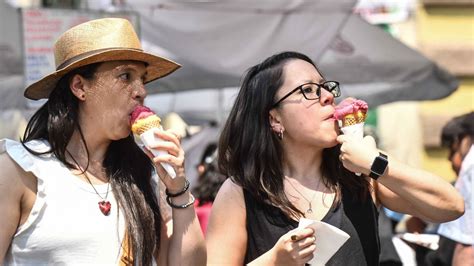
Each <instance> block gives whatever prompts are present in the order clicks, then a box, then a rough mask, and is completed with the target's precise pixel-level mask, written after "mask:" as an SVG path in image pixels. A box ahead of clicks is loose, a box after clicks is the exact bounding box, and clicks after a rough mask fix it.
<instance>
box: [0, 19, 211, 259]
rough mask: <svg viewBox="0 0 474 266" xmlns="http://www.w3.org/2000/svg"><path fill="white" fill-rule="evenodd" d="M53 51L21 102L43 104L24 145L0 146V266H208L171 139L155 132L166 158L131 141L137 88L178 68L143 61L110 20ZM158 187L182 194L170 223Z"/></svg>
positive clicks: (132, 37) (76, 31)
mask: <svg viewBox="0 0 474 266" xmlns="http://www.w3.org/2000/svg"><path fill="white" fill-rule="evenodd" d="M54 51H55V59H56V66H57V68H56V71H55V72H54V73H52V74H50V75H48V76H46V77H44V78H43V79H41V80H39V81H37V82H36V83H34V84H32V85H30V86H28V87H27V88H26V91H25V96H26V97H27V98H29V99H35V100H36V99H42V98H47V99H48V101H47V102H46V103H45V104H44V105H43V106H42V107H41V108H40V109H39V110H38V111H37V112H36V113H35V114H34V115H33V117H32V118H31V120H30V121H29V123H28V126H27V129H26V132H25V135H24V136H23V139H22V141H21V143H19V142H16V141H12V140H0V168H1V169H2V171H1V172H0V211H1V213H2V222H1V226H0V264H2V263H6V264H7V265H8V264H13V265H24V264H35V265H37V264H51V263H54V264H55V263H61V264H69V263H71V264H89V263H94V264H130V263H133V264H139V265H150V264H152V263H153V262H154V261H156V262H158V264H159V265H167V264H170V265H191V264H192V265H201V264H205V261H206V254H205V246H204V240H203V236H202V233H201V229H200V226H199V222H198V220H197V218H196V215H195V212H194V208H193V206H192V201H193V197H192V195H191V194H190V193H189V191H188V188H189V182H187V180H186V178H185V175H184V167H183V161H184V153H183V150H182V148H181V146H180V140H179V138H178V136H177V135H176V134H173V133H172V132H169V131H164V132H159V133H158V132H157V133H156V134H157V136H158V137H160V138H161V139H163V140H164V142H163V144H162V145H161V146H159V147H156V148H158V149H162V150H166V151H167V152H168V155H165V156H157V157H155V158H151V157H152V156H147V154H145V153H144V152H143V151H142V150H141V149H140V148H139V147H138V146H137V145H136V144H135V142H134V139H133V136H132V135H131V132H130V122H129V120H130V115H131V113H132V111H133V109H134V108H135V107H136V106H138V105H142V104H143V101H144V98H145V96H146V91H145V88H144V84H145V83H147V82H150V81H153V80H155V79H158V78H161V77H163V76H166V75H168V74H170V73H172V72H173V71H174V70H176V69H177V68H178V67H179V65H177V64H176V63H174V62H172V61H170V60H167V59H165V58H162V57H159V56H155V55H152V54H148V53H145V52H143V51H142V49H141V46H140V42H139V39H138V37H137V35H136V33H135V32H134V30H133V27H132V25H131V24H130V23H129V22H128V21H127V20H124V19H116V18H107V19H98V20H93V21H89V22H86V23H83V24H80V25H78V26H76V27H74V28H71V29H70V30H68V31H66V32H65V33H64V34H63V35H62V36H61V37H60V38H59V39H58V41H57V42H56V45H55V48H54ZM165 161H166V162H167V163H169V164H171V165H172V166H173V167H174V169H175V171H176V172H177V177H176V178H174V179H172V178H170V177H169V176H168V174H166V171H164V170H163V168H162V167H161V165H160V162H165ZM154 168H155V169H156V171H157V172H158V175H159V176H160V178H157V177H156V174H154V171H155V170H154ZM160 183H161V184H162V185H161V187H160ZM163 184H164V186H165V187H166V189H167V193H169V194H179V195H178V196H176V197H173V208H171V215H170V211H169V210H168V212H167V211H165V210H167V209H168V208H169V206H167V205H166V202H164V201H163V200H159V199H160V196H159V195H161V194H162V193H159V191H160V188H161V190H164V188H163ZM170 216H172V219H171V217H170Z"/></svg>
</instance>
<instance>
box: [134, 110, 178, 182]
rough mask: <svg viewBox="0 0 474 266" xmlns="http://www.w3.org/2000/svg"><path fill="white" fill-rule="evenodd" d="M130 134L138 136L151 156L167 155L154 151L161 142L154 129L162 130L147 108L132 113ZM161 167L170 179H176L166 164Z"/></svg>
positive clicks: (156, 118)
mask: <svg viewBox="0 0 474 266" xmlns="http://www.w3.org/2000/svg"><path fill="white" fill-rule="evenodd" d="M131 121H132V132H133V133H134V134H135V135H138V136H140V140H141V141H142V143H143V144H144V145H145V146H146V147H147V148H148V149H149V150H150V151H151V153H153V155H154V156H155V157H156V156H161V155H167V154H168V152H166V151H163V150H158V149H154V148H152V147H154V146H156V145H155V144H156V143H157V142H160V141H163V140H162V139H160V138H158V137H157V136H156V135H155V129H158V130H163V128H162V127H161V119H160V117H158V116H157V115H156V114H154V113H153V111H151V109H149V108H148V107H145V106H139V107H137V108H136V109H135V110H134V111H133V113H132V119H131ZM161 166H163V168H164V169H165V170H166V172H168V175H169V176H170V177H171V178H175V177H176V172H175V170H174V168H173V167H172V166H171V165H170V164H168V163H161Z"/></svg>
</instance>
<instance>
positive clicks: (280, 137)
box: [277, 128, 283, 140]
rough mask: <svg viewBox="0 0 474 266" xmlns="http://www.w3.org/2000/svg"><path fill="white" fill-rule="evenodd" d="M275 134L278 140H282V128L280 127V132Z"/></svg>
mask: <svg viewBox="0 0 474 266" xmlns="http://www.w3.org/2000/svg"><path fill="white" fill-rule="evenodd" d="M277 136H278V138H279V139H280V140H283V128H280V132H278V133H277Z"/></svg>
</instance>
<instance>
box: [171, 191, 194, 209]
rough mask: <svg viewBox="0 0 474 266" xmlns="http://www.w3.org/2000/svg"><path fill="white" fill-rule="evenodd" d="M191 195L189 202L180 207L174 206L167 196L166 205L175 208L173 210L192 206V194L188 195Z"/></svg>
mask: <svg viewBox="0 0 474 266" xmlns="http://www.w3.org/2000/svg"><path fill="white" fill-rule="evenodd" d="M189 195H191V200H190V201H189V202H188V203H185V204H182V205H175V204H173V203H172V202H171V198H170V197H169V196H168V197H166V202H168V204H169V205H170V206H171V208H175V209H186V208H187V207H189V206H191V205H193V204H194V201H195V200H196V199H195V198H194V196H193V194H189Z"/></svg>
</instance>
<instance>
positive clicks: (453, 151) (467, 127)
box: [438, 112, 474, 266]
mask: <svg viewBox="0 0 474 266" xmlns="http://www.w3.org/2000/svg"><path fill="white" fill-rule="evenodd" d="M441 139H442V144H443V145H444V146H448V147H449V148H450V154H449V160H450V161H451V165H452V168H453V170H454V171H455V172H456V174H457V175H458V178H457V180H456V183H455V187H456V189H457V190H459V192H460V193H461V195H462V196H463V198H464V204H465V213H464V215H463V216H461V217H460V218H458V219H456V220H454V221H451V222H448V223H444V224H441V225H440V226H439V229H438V234H440V235H441V236H443V237H445V238H448V239H451V240H452V241H455V242H456V244H455V247H454V254H453V257H452V265H454V266H458V265H474V248H473V244H474V219H473V218H474V217H473V215H474V202H473V201H474V198H473V197H472V193H473V182H472V179H473V176H474V148H473V147H474V145H473V141H474V112H470V113H468V114H465V115H462V116H459V117H455V118H454V119H452V120H451V121H450V122H448V124H447V125H446V126H445V127H444V128H443V134H442V138H441Z"/></svg>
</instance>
